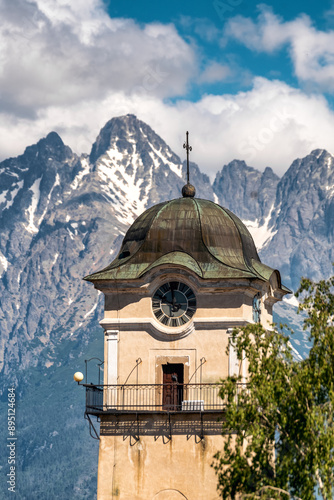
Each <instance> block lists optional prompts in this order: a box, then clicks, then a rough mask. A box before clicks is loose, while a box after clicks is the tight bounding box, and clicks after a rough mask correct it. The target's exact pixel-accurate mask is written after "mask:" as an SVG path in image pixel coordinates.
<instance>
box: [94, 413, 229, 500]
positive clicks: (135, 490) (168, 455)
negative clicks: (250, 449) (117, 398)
mask: <svg viewBox="0 0 334 500" xmlns="http://www.w3.org/2000/svg"><path fill="white" fill-rule="evenodd" d="M188 417H189V416H188ZM192 418H194V417H192ZM195 418H197V423H198V420H199V419H200V417H199V416H198V415H196V416H195ZM152 419H153V420H155V422H154V421H153V422H152V421H151V422H150V421H149V422H147V421H146V423H145V426H146V428H147V427H148V426H150V425H152V426H154V425H158V426H159V425H160V426H161V419H160V418H159V417H158V416H155V417H152ZM105 420H106V419H104V421H105ZM182 420H183V422H182V424H184V417H183V419H182ZM214 420H215V422H216V420H217V418H215V419H214ZM107 423H108V422H105V424H104V423H103V422H102V423H101V427H102V428H103V427H104V425H105V426H106V428H107ZM174 423H175V422H174ZM206 424H207V421H204V425H206ZM176 425H177V424H176ZM192 425H194V422H192V421H190V422H189V432H190V429H191V427H192ZM215 425H216V426H219V424H217V423H215ZM102 433H103V431H102ZM223 445H224V440H223V437H222V436H220V435H214V436H212V435H211V436H210V435H206V436H204V437H203V438H202V439H201V438H200V436H198V435H191V434H189V435H172V439H169V437H166V436H161V435H160V436H139V439H138V440H137V439H136V438H134V437H133V436H127V437H125V438H124V437H123V436H105V435H101V442H100V454H99V475H98V500H112V499H121V500H151V499H152V500H153V499H156V498H158V499H160V498H161V500H162V499H166V500H167V499H168V500H172V499H174V498H175V500H177V499H178V498H180V499H181V498H186V499H188V500H216V499H218V498H219V496H218V493H217V477H216V475H215V471H214V469H213V468H212V467H211V464H212V463H213V456H214V454H215V453H216V452H217V450H221V449H222V448H223ZM159 495H160V496H159ZM182 495H183V496H182Z"/></svg>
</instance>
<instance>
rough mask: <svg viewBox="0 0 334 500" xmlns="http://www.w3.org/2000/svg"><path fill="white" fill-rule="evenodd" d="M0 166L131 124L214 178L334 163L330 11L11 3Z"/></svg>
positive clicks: (303, 6) (237, 3)
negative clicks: (107, 127) (116, 120)
mask: <svg viewBox="0 0 334 500" xmlns="http://www.w3.org/2000/svg"><path fill="white" fill-rule="evenodd" d="M0 15H1V19H2V23H1V26H0V43H1V47H2V52H1V54H0V158H1V159H4V158H7V157H9V156H15V155H17V154H20V153H22V152H23V150H24V148H25V147H26V146H28V145H30V144H32V143H34V142H36V141H37V140H38V139H40V138H41V137H43V136H45V135H46V134H47V133H48V132H49V131H51V130H56V131H57V132H58V133H59V134H60V135H61V137H62V138H63V140H64V142H66V143H67V144H68V145H69V146H70V147H71V148H72V149H73V150H74V151H75V152H77V153H82V152H85V153H87V152H89V150H90V147H91V144H92V142H93V141H94V140H95V138H96V136H97V134H98V132H99V130H100V128H101V127H102V126H103V125H104V124H105V123H106V122H107V121H108V120H109V119H110V118H112V117H114V116H119V115H123V114H127V113H134V114H136V115H137V116H138V118H140V119H142V120H143V121H145V122H146V123H148V124H149V125H150V126H151V127H152V128H153V129H154V130H155V131H156V132H157V133H158V134H159V135H161V136H162V138H163V139H165V140H166V142H167V143H168V144H169V145H170V146H171V147H172V149H173V150H174V151H175V152H176V153H178V154H179V155H180V156H181V157H182V158H183V155H184V152H183V150H182V144H183V140H184V134H185V131H186V130H189V131H190V134H191V135H190V137H191V142H192V145H193V153H192V159H193V161H196V162H197V163H198V164H199V166H200V167H201V169H202V170H204V171H206V172H207V173H208V174H209V175H210V176H211V177H213V176H214V175H215V172H217V170H219V169H221V168H222V166H223V165H224V164H225V163H228V162H229V161H232V160H233V159H234V158H237V159H240V160H245V161H246V162H247V163H248V164H249V165H251V166H254V167H255V168H258V169H260V170H263V169H264V168H265V167H266V166H267V165H269V166H271V167H272V168H273V169H274V170H275V171H276V172H277V173H278V174H279V175H282V174H283V173H284V171H285V170H286V169H287V168H288V167H289V166H290V164H291V162H292V161H293V160H294V159H295V158H297V157H303V156H306V155H307V154H308V153H310V152H311V150H313V149H316V148H325V149H327V150H328V151H329V152H332V153H334V97H333V94H334V6H333V3H332V2H330V1H322V2H321V3H319V2H318V3H316V2H301V1H299V0H298V1H295V2H291V1H289V2H288V1H280V2H278V1H274V2H270V3H268V2H267V3H257V2H255V1H247V0H213V1H212V2H211V1H210V2H204V1H201V2H193V1H192V2H191V1H189V0H186V1H182V2H180V1H178V2H177V1H175V0H170V1H168V2H148V1H143V0H137V1H133V0H123V1H121V2H120V1H119V2H115V1H103V0H76V2H73V1H71V0H35V1H32V0H16V1H15V2H13V1H12V0H0Z"/></svg>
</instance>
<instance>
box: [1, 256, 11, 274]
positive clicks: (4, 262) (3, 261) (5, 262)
mask: <svg viewBox="0 0 334 500" xmlns="http://www.w3.org/2000/svg"><path fill="white" fill-rule="evenodd" d="M8 264H9V262H8V260H7V259H6V257H5V256H4V255H3V254H2V253H1V252H0V278H1V276H2V275H3V274H4V273H5V272H6V271H7V269H8Z"/></svg>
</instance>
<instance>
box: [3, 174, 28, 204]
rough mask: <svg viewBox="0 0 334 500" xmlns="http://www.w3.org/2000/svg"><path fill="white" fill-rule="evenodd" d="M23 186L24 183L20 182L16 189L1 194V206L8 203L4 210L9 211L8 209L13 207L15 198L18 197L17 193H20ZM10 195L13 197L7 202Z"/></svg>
mask: <svg viewBox="0 0 334 500" xmlns="http://www.w3.org/2000/svg"><path fill="white" fill-rule="evenodd" d="M23 184H24V181H19V182H18V183H17V184H16V187H15V188H14V189H13V190H12V191H9V190H8V191H4V192H3V193H1V194H0V204H1V203H5V202H6V205H5V206H4V207H3V209H2V210H7V209H8V208H10V207H11V206H12V205H13V203H14V200H15V197H16V195H17V193H18V192H19V191H20V189H22V187H23ZM8 193H9V194H10V196H11V199H10V200H7V195H8Z"/></svg>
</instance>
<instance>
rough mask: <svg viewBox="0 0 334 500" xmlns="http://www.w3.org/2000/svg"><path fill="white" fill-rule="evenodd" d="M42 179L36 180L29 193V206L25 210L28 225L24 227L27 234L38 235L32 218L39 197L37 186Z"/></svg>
mask: <svg viewBox="0 0 334 500" xmlns="http://www.w3.org/2000/svg"><path fill="white" fill-rule="evenodd" d="M41 180H42V177H40V178H39V179H36V180H35V182H34V183H33V185H32V186H31V188H30V189H29V191H32V198H31V204H30V206H29V208H28V209H27V210H26V215H27V217H28V222H29V224H28V225H27V226H24V227H25V228H26V230H27V231H28V232H29V233H33V234H34V233H38V228H37V227H36V226H35V224H34V216H35V212H36V209H37V206H38V203H39V198H40V195H41V192H40V189H39V186H40V184H41Z"/></svg>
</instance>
